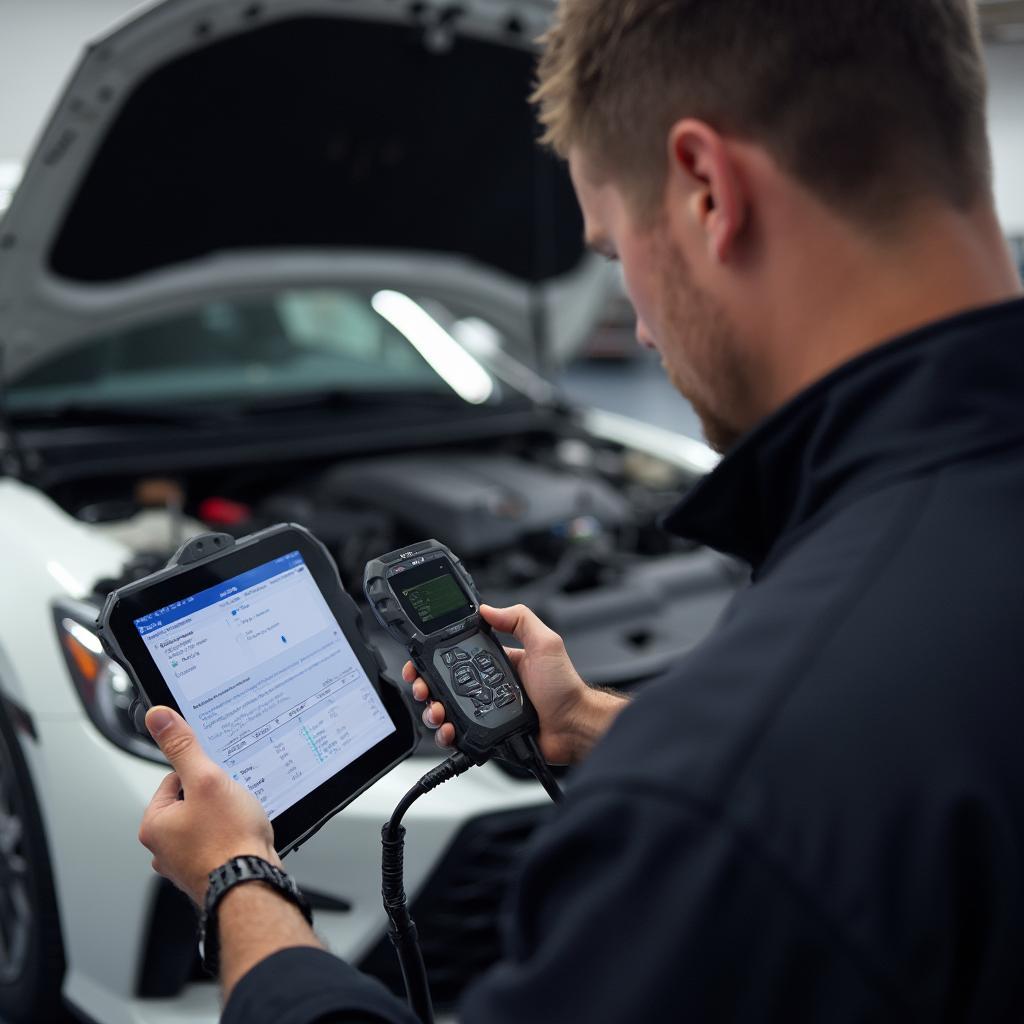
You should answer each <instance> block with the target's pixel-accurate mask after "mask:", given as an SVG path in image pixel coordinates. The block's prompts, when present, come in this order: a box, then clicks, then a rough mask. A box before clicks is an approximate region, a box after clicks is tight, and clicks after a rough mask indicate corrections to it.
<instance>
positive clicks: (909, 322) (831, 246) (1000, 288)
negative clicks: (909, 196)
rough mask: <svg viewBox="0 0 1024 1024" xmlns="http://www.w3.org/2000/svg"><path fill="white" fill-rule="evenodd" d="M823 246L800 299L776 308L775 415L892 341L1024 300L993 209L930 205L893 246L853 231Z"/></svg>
mask: <svg viewBox="0 0 1024 1024" xmlns="http://www.w3.org/2000/svg"><path fill="white" fill-rule="evenodd" d="M817 241H818V245H817V246H808V247H807V248H806V249H805V251H803V253H802V255H801V257H800V259H801V261H802V262H803V273H802V274H798V275H797V276H796V277H791V278H790V280H796V281H798V282H799V283H798V284H797V290H798V292H799V296H798V297H797V296H793V298H794V301H792V302H789V303H781V302H780V303H778V304H777V305H776V309H777V310H779V311H780V315H778V316H777V317H775V318H774V321H773V323H772V325H771V333H772V337H771V338H770V339H766V340H767V342H768V344H769V346H770V347H771V349H772V351H773V352H774V355H775V356H776V357H777V359H776V362H775V368H776V369H777V373H776V374H773V378H772V380H771V384H770V387H769V389H767V391H766V394H765V398H766V403H767V406H768V409H774V408H778V407H779V406H780V405H782V404H783V403H784V402H785V401H787V400H788V399H790V398H792V397H793V396H794V395H795V394H797V393H798V392H800V391H802V390H803V389H804V388H806V387H808V386H809V385H810V384H812V383H813V382H814V381H816V380H818V379H819V378H821V377H823V376H825V374H827V373H829V372H830V371H832V370H834V369H835V368H837V367H838V366H840V365H842V364H843V363H845V362H847V361H848V360H850V359H852V358H854V357H855V356H858V355H860V354H861V353H863V352H866V351H868V350H869V349H871V348H874V347H876V346H877V345H879V344H881V343H883V342H886V341H888V340H890V339H892V338H896V337H898V336H900V335H902V334H905V333H907V332H909V331H912V330H914V329H915V328H918V327H922V326H924V325H926V324H929V323H934V322H936V321H939V320H943V319H946V318H947V317H950V316H953V315H955V314H957V313H960V312H964V311H966V310H969V309H975V308H980V307H984V306H988V305H993V304H995V303H998V302H1003V301H1007V300H1009V299H1012V298H1015V297H1019V296H1021V295H1022V294H1024V291H1022V287H1021V281H1020V278H1019V276H1018V273H1017V270H1016V268H1015V267H1014V264H1013V261H1012V259H1011V257H1010V253H1009V250H1008V247H1007V245H1006V242H1005V240H1004V238H1003V235H1002V232H1001V231H1000V228H999V223H998V220H997V218H996V216H995V213H994V211H993V210H992V208H991V206H988V205H986V206H985V207H984V208H979V209H978V210H975V211H972V212H970V213H960V212H958V211H956V210H954V209H951V208H946V207H943V208H939V209H935V208H932V207H929V208H927V209H921V210H920V211H919V212H918V214H917V215H916V216H915V217H914V219H913V221H912V222H911V223H909V224H908V225H907V226H906V228H905V230H901V232H900V235H899V237H898V238H888V239H886V240H884V241H883V242H879V241H877V240H870V239H866V238H864V237H861V236H857V235H854V234H852V233H851V232H850V231H849V230H847V229H846V228H845V226H837V230H836V231H834V232H833V233H831V237H829V233H828V232H826V233H825V234H824V236H822V237H819V239H818V240H817ZM816 249H817V250H818V251H815V250H816ZM768 409H766V410H765V411H768Z"/></svg>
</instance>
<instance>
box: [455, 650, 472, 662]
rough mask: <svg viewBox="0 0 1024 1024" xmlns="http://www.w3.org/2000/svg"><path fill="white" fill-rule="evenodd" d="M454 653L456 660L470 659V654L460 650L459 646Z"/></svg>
mask: <svg viewBox="0 0 1024 1024" xmlns="http://www.w3.org/2000/svg"><path fill="white" fill-rule="evenodd" d="M454 653H455V660H456V661H469V655H468V654H467V653H466V652H465V651H463V650H460V649H459V648H458V647H456V648H455V649H454Z"/></svg>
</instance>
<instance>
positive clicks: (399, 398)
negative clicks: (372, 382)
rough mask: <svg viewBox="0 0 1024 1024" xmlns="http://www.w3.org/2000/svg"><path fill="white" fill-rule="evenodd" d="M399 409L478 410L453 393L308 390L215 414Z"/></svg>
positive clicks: (232, 405) (253, 401) (229, 404)
mask: <svg viewBox="0 0 1024 1024" xmlns="http://www.w3.org/2000/svg"><path fill="white" fill-rule="evenodd" d="M367 408H375V409H385V408H388V409H394V410H401V409H403V408H406V409H407V408H418V409H422V408H433V409H436V408H443V409H448V410H451V409H465V410H470V409H474V408H479V406H473V405H470V404H468V403H467V402H465V401H463V400H462V399H461V398H459V397H458V395H456V394H455V393H454V392H443V391H375V390H366V391H311V392H301V393H298V394H292V395H266V396H261V397H260V398H255V399H246V400H244V401H238V402H227V403H224V405H223V406H221V407H220V409H219V411H220V412H222V413H224V414H226V415H236V416H249V415H260V414H264V413H276V412H305V411H308V410H311V411H317V410H322V409H325V410H329V411H330V410H337V411H339V412H345V411H346V410H350V409H367Z"/></svg>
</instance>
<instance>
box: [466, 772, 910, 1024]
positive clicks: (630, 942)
mask: <svg viewBox="0 0 1024 1024" xmlns="http://www.w3.org/2000/svg"><path fill="white" fill-rule="evenodd" d="M563 808H564V811H565V813H563V814H562V815H560V816H559V819H558V820H557V821H556V822H555V823H554V825H553V826H552V827H550V828H549V829H547V830H545V832H544V833H543V834H542V837H541V839H540V842H539V844H538V845H537V847H536V848H535V849H534V851H533V853H532V855H531V856H530V858H529V861H528V864H527V866H526V869H525V872H524V875H523V877H522V881H521V884H520V886H519V889H518V893H517V895H516V897H515V902H514V907H513V913H512V916H511V919H510V928H509V933H508V937H507V941H506V949H505V960H504V961H503V962H502V963H501V964H500V965H498V966H497V967H496V968H494V969H493V970H491V971H490V972H489V973H488V974H487V975H485V976H484V977H483V978H482V979H481V980H480V981H479V982H478V983H477V984H476V985H475V986H474V987H473V988H471V989H470V990H469V992H468V994H467V996H466V998H465V999H464V1001H463V1005H462V1013H461V1015H460V1020H461V1022H462V1024H515V1022H521V1021H526V1020H528V1021H530V1024H564V1022H566V1021H587V1022H588V1024H624V1022H632V1021H668V1020H672V1021H691V1020H692V1021H712V1020H714V1021H729V1022H741V1021H757V1022H759V1024H764V1022H766V1021H778V1022H780V1024H782V1022H786V1024H791V1022H793V1021H801V1020H804V1021H809V1020H828V1021H829V1022H830V1024H838V1022H846V1021H849V1022H854V1021H856V1022H858V1024H862V1022H865V1021H890V1020H891V1021H894V1022H895V1021H901V1022H905V1021H907V1020H909V1019H911V1018H912V1014H911V1013H909V1012H908V1011H907V1008H906V1007H903V1006H899V1005H897V1003H896V1002H895V999H894V997H893V996H892V994H891V993H889V992H887V991H886V986H885V984H884V982H883V981H882V980H881V978H880V977H878V976H877V972H875V971H874V970H873V968H872V966H871V965H870V964H869V963H868V962H867V959H866V958H865V957H863V956H861V954H860V952H859V951H858V950H856V949H855V948H854V947H853V945H852V944H851V943H850V942H849V941H848V940H847V938H846V937H845V936H844V935H843V934H841V932H840V931H839V930H838V929H837V928H836V926H835V925H834V923H833V922H832V921H830V920H829V919H828V916H827V915H826V914H825V913H824V912H823V911H822V910H821V909H820V908H819V907H818V906H817V905H816V902H815V900H814V898H813V896H812V895H811V894H808V893H805V892H803V891H801V889H800V886H799V885H798V884H797V882H796V881H794V880H793V879H791V878H790V877H789V876H788V875H787V872H786V866H785V865H783V864H775V863H772V862H771V860H770V859H769V858H767V857H766V856H764V855H763V854H762V853H761V852H759V851H758V850H757V849H755V848H753V847H752V846H751V845H750V844H749V843H747V842H746V841H745V840H744V838H743V837H742V836H741V835H740V834H738V833H736V832H735V831H734V830H733V829H732V828H730V827H729V826H728V825H727V824H726V823H725V822H724V821H723V820H722V819H721V818H720V817H718V816H716V815H714V814H711V813H709V812H708V811H707V810H705V809H704V808H702V807H700V806H698V805H691V806H680V799H679V796H678V790H675V791H672V792H666V793H665V794H664V795H659V794H658V793H655V792H652V791H651V787H649V786H644V787H642V788H641V787H639V786H638V787H636V789H635V791H630V790H629V789H622V790H619V791H618V792H616V793H608V792H597V793H594V792H593V791H592V792H591V795H589V796H585V797H584V796H582V795H578V796H570V798H569V799H568V800H567V801H566V804H564V805H563Z"/></svg>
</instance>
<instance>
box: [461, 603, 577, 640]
mask: <svg viewBox="0 0 1024 1024" xmlns="http://www.w3.org/2000/svg"><path fill="white" fill-rule="evenodd" d="M480 614H481V615H482V616H483V618H484V620H485V621H486V622H488V623H489V624H490V625H492V626H493V627H494V628H495V629H496V630H497V631H498V632H499V633H511V634H512V635H513V636H515V637H516V639H517V640H519V641H520V642H521V643H522V644H523V646H524V647H527V648H531V647H535V646H536V645H538V644H540V643H543V642H550V641H551V640H556V641H557V639H558V637H557V635H556V634H555V633H553V632H552V631H551V630H550V629H548V627H547V626H545V625H544V623H543V622H541V620H540V619H538V618H537V616H536V615H534V613H533V612H531V611H530V609H529V608H527V607H526V606H525V605H521V604H516V605H513V606H512V607H511V608H494V607H492V606H491V605H489V604H482V605H480Z"/></svg>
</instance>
